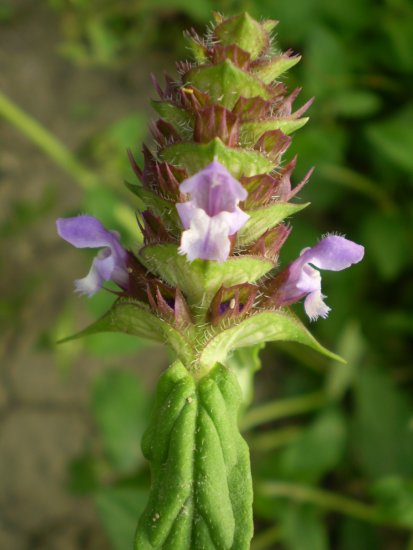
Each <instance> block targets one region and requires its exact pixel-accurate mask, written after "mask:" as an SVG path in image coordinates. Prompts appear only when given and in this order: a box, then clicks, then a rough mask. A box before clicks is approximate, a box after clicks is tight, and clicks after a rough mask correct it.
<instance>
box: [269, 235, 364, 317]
mask: <svg viewBox="0 0 413 550" xmlns="http://www.w3.org/2000/svg"><path fill="white" fill-rule="evenodd" d="M363 256H364V247H362V246H360V245H359V244H356V243H354V242H352V241H349V240H348V239H345V238H344V237H339V236H337V235H329V236H327V237H325V238H324V239H322V240H321V241H320V242H319V243H317V244H316V245H315V246H313V247H311V248H305V249H304V250H302V251H301V255H300V256H299V257H298V258H297V259H296V260H294V261H293V262H292V263H291V264H290V265H289V266H288V268H287V270H286V274H287V276H286V278H285V280H284V282H283V284H282V285H281V287H280V288H279V289H278V292H277V300H278V302H279V304H280V305H288V304H292V303H294V302H296V301H298V300H300V299H301V298H303V297H305V296H306V298H305V301H304V308H305V311H306V313H307V315H308V316H309V317H310V319H311V320H315V319H317V318H318V317H323V318H325V317H327V315H328V313H329V311H330V308H329V307H328V306H327V304H325V303H324V301H323V298H324V296H323V295H322V293H321V274H320V272H319V271H318V270H317V269H314V267H312V266H313V265H314V266H315V267H317V268H319V269H326V270H329V271H341V270H342V269H346V268H347V267H350V266H351V265H352V264H355V263H358V262H360V261H361V260H362V258H363ZM310 264H311V265H310Z"/></svg>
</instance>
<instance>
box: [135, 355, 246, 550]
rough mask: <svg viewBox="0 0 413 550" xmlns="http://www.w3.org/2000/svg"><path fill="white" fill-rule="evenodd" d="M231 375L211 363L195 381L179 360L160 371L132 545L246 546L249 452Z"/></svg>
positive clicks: (158, 549) (182, 548) (148, 548)
mask: <svg viewBox="0 0 413 550" xmlns="http://www.w3.org/2000/svg"><path fill="white" fill-rule="evenodd" d="M240 401H241V392H240V388H239V386H238V383H237V381H236V378H235V376H234V375H233V374H232V373H231V371H229V370H228V369H226V368H225V367H222V366H219V365H218V366H216V367H214V368H213V369H212V370H211V371H210V372H209V373H208V374H207V375H206V376H205V377H204V378H202V379H201V380H199V381H198V382H196V381H195V380H194V378H193V377H192V376H191V375H190V374H189V373H188V371H187V370H186V369H185V368H184V367H183V366H182V364H180V363H175V364H174V365H172V366H171V367H170V368H169V369H168V370H167V371H166V373H165V374H164V375H163V376H162V378H161V380H160V382H159V385H158V390H157V395H156V403H155V408H154V411H153V415H152V419H151V422H150V425H149V428H148V430H147V432H146V434H145V436H144V440H143V442H142V448H143V451H144V454H145V456H146V457H147V458H148V460H149V461H150V464H151V471H152V487H151V492H150V497H149V503H148V505H147V507H146V509H145V512H144V514H143V515H142V517H141V519H140V521H139V525H138V530H137V537H136V546H135V548H136V550H166V549H171V550H172V549H175V548H176V549H178V548H179V550H193V549H195V548H204V549H205V550H206V549H208V550H221V549H224V548H225V549H228V550H230V549H232V550H248V549H249V547H250V540H251V537H252V529H253V526H252V486H251V475H250V466H249V453H248V447H247V445H246V443H245V441H244V440H243V439H242V437H241V435H240V433H239V431H238V425H237V416H238V408H239V405H240Z"/></svg>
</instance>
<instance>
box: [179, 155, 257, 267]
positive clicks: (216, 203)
mask: <svg viewBox="0 0 413 550" xmlns="http://www.w3.org/2000/svg"><path fill="white" fill-rule="evenodd" d="M180 190H181V191H182V192H183V193H189V194H190V196H191V200H189V201H187V202H183V203H178V204H177V205H176V208H177V210H178V214H179V217H180V218H181V221H182V224H183V226H184V228H185V231H184V232H183V233H182V240H181V246H180V249H179V252H180V254H187V256H188V260H189V261H190V262H192V261H193V260H195V259H196V258H200V259H201V260H217V261H218V262H223V261H225V260H226V259H227V258H228V256H229V252H230V246H231V243H230V240H229V238H228V237H229V236H230V235H234V233H236V232H237V231H238V230H239V229H241V227H242V226H243V225H244V224H245V223H246V221H247V220H248V218H249V216H248V214H246V213H245V212H243V211H242V210H241V209H240V208H239V207H238V203H239V201H242V200H245V199H246V198H247V194H248V193H247V191H246V190H245V189H244V187H243V186H242V185H241V184H240V183H239V181H237V180H236V179H235V178H233V177H232V175H231V174H230V173H229V172H228V170H227V169H226V168H225V166H222V164H220V163H219V162H218V161H217V160H214V161H213V162H212V163H211V164H209V165H208V166H207V167H206V168H204V169H203V170H201V171H200V172H198V173H197V174H195V175H194V176H192V177H190V178H188V179H186V180H185V181H183V182H182V183H181V185H180Z"/></svg>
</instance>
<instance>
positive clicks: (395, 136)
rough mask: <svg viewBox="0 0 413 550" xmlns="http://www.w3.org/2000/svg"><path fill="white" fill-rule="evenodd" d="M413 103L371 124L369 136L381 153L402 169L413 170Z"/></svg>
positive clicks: (367, 132) (368, 129)
mask: <svg viewBox="0 0 413 550" xmlns="http://www.w3.org/2000/svg"><path fill="white" fill-rule="evenodd" d="M412 127H413V105H407V106H406V107H405V108H404V109H402V110H401V111H399V112H398V113H397V114H396V115H394V116H393V117H391V118H389V119H387V120H384V121H381V122H377V123H375V124H371V125H370V126H368V127H367V129H366V134H367V138H368V139H369V140H370V142H371V143H372V144H373V145H374V146H375V147H376V149H377V150H378V151H379V153H381V154H383V155H385V156H386V157H387V158H388V159H389V160H391V161H393V162H394V163H395V164H396V165H397V166H398V167H399V168H400V169H402V170H405V171H407V172H409V173H411V172H412V170H413V155H412V151H413V134H412Z"/></svg>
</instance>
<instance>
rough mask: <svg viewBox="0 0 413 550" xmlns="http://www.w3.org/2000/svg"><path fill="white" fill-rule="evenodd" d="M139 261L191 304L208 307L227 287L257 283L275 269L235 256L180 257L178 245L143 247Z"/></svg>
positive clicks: (265, 262)
mask: <svg viewBox="0 0 413 550" xmlns="http://www.w3.org/2000/svg"><path fill="white" fill-rule="evenodd" d="M139 259H140V260H141V262H142V263H143V264H144V265H145V266H146V267H147V268H148V269H150V271H151V272H152V273H155V274H156V275H157V276H159V277H161V278H162V279H163V280H164V281H166V282H167V283H169V284H170V285H172V286H177V287H179V289H180V290H182V292H183V293H184V295H185V296H186V298H187V300H188V302H189V303H191V304H198V305H201V304H202V305H203V306H205V307H207V306H208V305H209V301H210V300H211V299H212V298H213V296H214V295H215V294H216V292H217V291H218V289H219V288H220V287H221V286H222V285H223V286H226V287H229V286H234V285H238V284H242V283H254V282H255V281H257V280H258V279H260V278H261V277H263V276H264V275H265V274H266V273H268V272H269V271H270V270H271V269H273V267H274V263H273V262H272V261H271V260H269V259H265V258H258V257H253V256H231V257H229V258H228V260H226V262H222V263H220V262H214V261H207V260H194V261H193V262H191V263H190V262H188V259H187V257H186V256H183V255H181V254H178V245H175V244H157V245H149V246H145V247H143V248H142V249H141V250H140V252H139Z"/></svg>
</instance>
